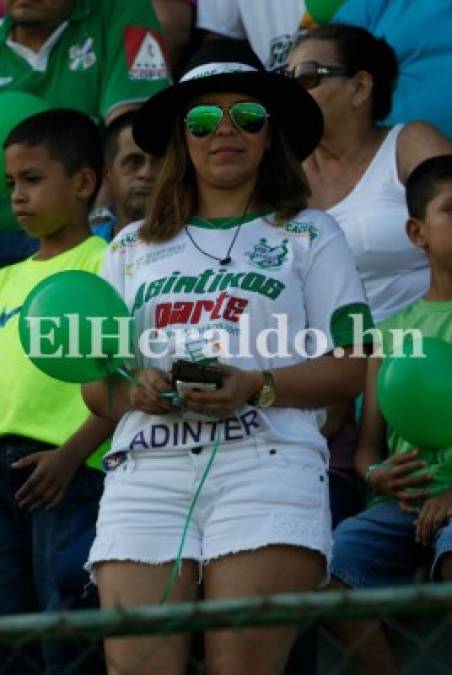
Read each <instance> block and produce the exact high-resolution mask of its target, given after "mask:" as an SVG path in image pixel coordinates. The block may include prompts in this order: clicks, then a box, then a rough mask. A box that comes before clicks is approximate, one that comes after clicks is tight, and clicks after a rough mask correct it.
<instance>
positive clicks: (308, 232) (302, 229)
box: [284, 220, 319, 241]
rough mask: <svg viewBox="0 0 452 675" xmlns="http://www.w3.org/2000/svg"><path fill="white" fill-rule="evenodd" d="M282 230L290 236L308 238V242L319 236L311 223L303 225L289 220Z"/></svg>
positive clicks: (297, 221)
mask: <svg viewBox="0 0 452 675" xmlns="http://www.w3.org/2000/svg"><path fill="white" fill-rule="evenodd" d="M284 229H285V230H286V231H287V232H291V233H292V234H301V235H304V236H306V237H309V240H310V241H314V239H316V238H317V237H318V235H319V231H318V229H317V228H316V227H315V226H314V225H313V224H312V223H303V222H301V221H299V220H291V221H290V222H289V223H287V225H286V226H285V228H284Z"/></svg>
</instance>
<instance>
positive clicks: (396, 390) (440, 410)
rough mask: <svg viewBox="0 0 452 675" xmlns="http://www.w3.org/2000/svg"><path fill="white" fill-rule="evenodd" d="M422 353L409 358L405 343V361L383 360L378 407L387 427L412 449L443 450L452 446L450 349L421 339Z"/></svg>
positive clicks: (410, 346)
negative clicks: (422, 356) (412, 447)
mask: <svg viewBox="0 0 452 675" xmlns="http://www.w3.org/2000/svg"><path fill="white" fill-rule="evenodd" d="M422 350H423V353H424V354H425V357H424V358H419V357H415V356H412V354H413V343H412V341H411V340H410V341H406V342H405V344H404V346H403V353H404V354H405V357H401V356H390V357H388V358H386V359H385V360H384V362H383V364H382V366H381V368H380V371H379V373H378V379H377V400H378V405H379V407H380V410H381V412H382V414H383V416H384V417H385V419H386V421H387V422H388V424H389V426H391V427H392V428H393V429H394V430H395V431H396V432H397V433H398V434H399V435H400V436H401V437H402V438H403V439H405V440H406V441H408V442H409V443H410V444H411V445H413V446H414V447H417V448H421V449H434V448H446V447H449V446H451V445H452V345H450V344H449V343H447V342H445V341H444V340H440V339H439V338H424V339H423V341H422Z"/></svg>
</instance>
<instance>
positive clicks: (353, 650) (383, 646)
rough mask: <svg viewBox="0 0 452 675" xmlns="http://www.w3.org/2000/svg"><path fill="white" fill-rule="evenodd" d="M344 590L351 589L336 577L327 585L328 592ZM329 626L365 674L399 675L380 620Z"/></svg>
mask: <svg viewBox="0 0 452 675" xmlns="http://www.w3.org/2000/svg"><path fill="white" fill-rule="evenodd" d="M345 588H348V586H346V585H345V584H344V583H342V581H339V579H336V578H333V579H332V580H331V583H330V585H329V586H328V590H341V589H345ZM326 627H327V629H328V631H329V632H330V633H332V634H333V635H334V636H335V637H336V638H337V639H338V640H339V642H340V643H341V644H342V647H343V648H344V649H345V650H346V653H347V656H350V659H351V661H352V662H353V663H354V664H355V665H356V666H357V667H358V668H359V669H360V670H361V672H362V673H364V674H365V675H382V674H383V673H384V675H399V669H398V667H397V664H396V661H395V657H394V654H393V652H392V649H391V647H390V645H389V643H388V641H387V639H386V636H385V634H384V632H383V630H382V628H381V625H380V623H379V622H378V621H370V620H366V619H359V620H356V621H355V620H347V621H345V620H344V621H334V622H328V624H326Z"/></svg>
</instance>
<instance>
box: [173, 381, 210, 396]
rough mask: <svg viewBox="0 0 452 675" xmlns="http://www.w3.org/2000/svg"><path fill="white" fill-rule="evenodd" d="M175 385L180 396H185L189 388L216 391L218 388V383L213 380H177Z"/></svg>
mask: <svg viewBox="0 0 452 675" xmlns="http://www.w3.org/2000/svg"><path fill="white" fill-rule="evenodd" d="M175 385H176V386H175V389H176V391H177V393H178V394H179V396H183V395H184V392H185V391H187V390H189V389H191V390H194V391H215V390H216V389H218V387H217V385H216V384H214V383H213V382H183V381H182V380H176V382H175Z"/></svg>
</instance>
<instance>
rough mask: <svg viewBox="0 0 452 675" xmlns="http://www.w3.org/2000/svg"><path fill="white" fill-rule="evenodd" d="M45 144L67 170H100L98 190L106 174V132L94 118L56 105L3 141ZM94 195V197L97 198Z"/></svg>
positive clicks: (31, 119) (28, 121)
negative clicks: (103, 133)
mask: <svg viewBox="0 0 452 675" xmlns="http://www.w3.org/2000/svg"><path fill="white" fill-rule="evenodd" d="M19 144H24V145H31V146H33V145H43V146H45V148H47V151H48V153H49V155H50V156H51V157H52V158H53V159H54V160H56V161H57V162H60V163H61V164H62V165H63V166H64V168H65V170H66V172H67V174H68V175H69V176H73V175H74V173H76V172H77V171H79V170H80V169H83V168H84V167H89V168H90V169H92V170H93V171H94V173H95V174H96V191H95V192H96V193H97V191H98V189H99V188H100V186H101V184H102V178H103V143H102V135H101V132H100V130H99V129H98V127H97V125H96V124H95V122H93V120H92V119H91V118H90V117H88V115H85V113H82V112H80V111H79V110H72V109H70V108H54V109H52V110H46V111H45V112H42V113H38V114H37V115H32V116H31V117H28V118H27V119H25V120H23V122H20V124H18V125H17V126H16V127H14V129H13V130H12V131H11V133H10V134H9V135H8V136H7V138H6V141H5V142H4V144H3V149H5V150H6V148H8V147H9V146H10V145H19ZM94 197H95V195H93V197H92V199H94Z"/></svg>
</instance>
